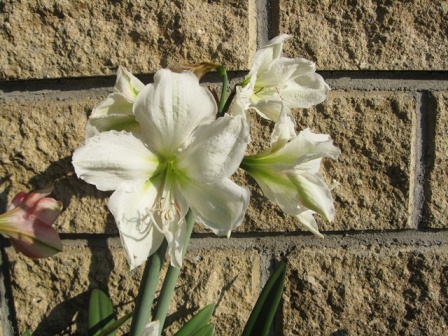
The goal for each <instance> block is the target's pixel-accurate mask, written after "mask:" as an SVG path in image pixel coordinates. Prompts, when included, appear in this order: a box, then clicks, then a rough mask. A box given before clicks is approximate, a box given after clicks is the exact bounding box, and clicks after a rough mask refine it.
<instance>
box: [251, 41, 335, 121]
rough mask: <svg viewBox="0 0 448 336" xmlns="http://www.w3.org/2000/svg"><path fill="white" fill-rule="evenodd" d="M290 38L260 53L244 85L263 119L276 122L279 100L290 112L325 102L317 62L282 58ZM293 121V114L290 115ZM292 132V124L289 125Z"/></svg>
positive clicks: (323, 82)
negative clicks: (285, 45)
mask: <svg viewBox="0 0 448 336" xmlns="http://www.w3.org/2000/svg"><path fill="white" fill-rule="evenodd" d="M288 38H290V36H289V35H286V34H282V35H279V36H277V37H275V38H273V39H272V40H270V41H269V42H268V44H267V45H266V46H265V47H263V48H262V49H260V50H258V51H257V52H256V54H255V56H254V59H253V61H252V67H251V69H250V72H249V74H248V75H247V76H246V78H245V80H244V81H243V86H244V89H245V90H246V91H250V92H251V95H250V105H251V106H252V107H253V108H255V109H256V110H257V112H258V113H259V114H260V115H261V116H262V117H264V118H267V119H270V120H273V121H275V122H276V121H277V120H278V117H279V114H278V113H279V111H278V110H277V109H275V108H274V106H273V105H276V100H278V99H280V100H282V101H284V102H285V103H286V105H287V107H288V108H309V107H311V106H314V105H317V104H319V103H321V102H323V101H324V100H325V99H326V97H327V93H328V90H329V86H328V84H327V83H325V81H324V79H323V78H322V76H320V75H318V74H317V73H316V72H315V71H316V66H315V64H314V62H311V61H308V60H306V59H304V58H287V57H283V56H282V47H283V42H284V41H285V40H286V39H288ZM287 115H288V116H289V119H291V120H292V116H291V114H290V113H287ZM288 127H289V128H291V122H289V126H288Z"/></svg>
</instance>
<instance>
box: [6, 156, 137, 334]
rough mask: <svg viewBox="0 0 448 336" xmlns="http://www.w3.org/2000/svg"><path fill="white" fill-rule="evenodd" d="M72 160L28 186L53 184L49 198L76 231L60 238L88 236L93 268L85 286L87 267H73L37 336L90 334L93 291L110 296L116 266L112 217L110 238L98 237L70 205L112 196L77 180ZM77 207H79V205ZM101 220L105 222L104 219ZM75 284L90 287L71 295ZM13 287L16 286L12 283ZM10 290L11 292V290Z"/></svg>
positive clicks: (108, 230) (108, 229)
mask: <svg viewBox="0 0 448 336" xmlns="http://www.w3.org/2000/svg"><path fill="white" fill-rule="evenodd" d="M71 161H72V158H71V156H67V157H64V158H61V159H60V160H58V161H55V162H52V163H51V164H50V165H49V166H48V168H47V169H46V170H45V171H43V172H41V173H38V174H36V175H35V176H33V177H32V178H30V179H29V181H28V185H30V186H32V187H31V189H40V188H42V187H45V186H47V185H49V184H51V183H53V184H54V190H53V192H52V194H51V195H50V197H53V198H55V199H57V200H59V201H61V202H62V203H63V207H64V211H67V212H68V213H69V216H70V218H69V221H70V224H69V226H68V228H69V230H70V229H72V228H74V229H73V231H74V232H75V233H71V232H70V233H62V234H61V236H62V237H61V238H62V239H63V240H64V239H77V238H80V236H81V237H82V238H84V239H85V237H86V235H87V234H88V235H89V236H88V238H89V239H87V247H88V248H89V250H90V251H91V258H90V265H89V266H87V265H86V266H87V267H88V284H84V282H85V278H83V277H82V276H81V275H80V273H81V272H80V271H79V268H80V267H81V266H82V267H84V268H86V267H85V266H83V265H76V264H74V265H73V266H72V267H73V269H72V270H71V271H70V272H72V274H71V275H70V276H72V278H70V276H69V277H68V281H69V283H67V284H65V285H64V286H61V287H60V289H59V290H60V291H61V293H55V295H54V296H55V297H58V298H60V300H63V301H62V302H58V303H55V304H56V306H54V308H53V309H52V310H51V311H49V312H47V314H45V315H44V316H43V317H42V320H41V321H40V323H39V325H38V327H37V328H36V330H32V334H33V335H35V336H39V335H50V334H51V335H69V334H72V333H73V331H74V330H76V333H81V334H87V329H88V304H89V298H90V293H91V291H92V290H93V289H96V288H98V289H101V290H102V291H104V292H105V293H106V294H109V281H110V277H111V273H112V271H113V269H114V267H115V263H114V259H113V256H112V253H111V251H110V248H109V247H108V245H107V240H106V239H107V237H108V236H109V235H110V234H115V233H116V232H117V229H116V226H115V222H114V219H113V216H112V215H111V214H110V213H109V212H108V215H107V219H106V223H105V226H104V231H105V233H106V234H107V236H104V235H99V234H98V235H96V236H95V235H94V234H91V233H89V232H85V231H86V230H83V229H82V228H84V226H83V224H82V223H80V221H82V220H83V219H81V218H79V217H76V214H71V213H70V212H71V211H72V209H71V208H70V206H71V205H73V203H76V200H82V199H83V198H86V199H91V200H93V201H99V202H102V203H104V201H105V199H106V198H108V197H109V194H108V193H105V192H100V191H98V190H97V189H96V188H95V187H94V186H92V185H89V184H87V183H85V182H84V181H82V180H80V179H78V178H77V177H76V174H75V172H74V169H73V166H72V164H71ZM8 180H9V181H11V180H12V178H11V177H6V178H4V179H3V180H2V181H1V183H4V182H6V181H8ZM9 191H10V189H9V187H8V188H7V189H6V190H4V191H2V193H1V194H0V206H1V209H2V210H3V209H6V208H7V204H6V197H7V195H8V192H9ZM77 206H79V204H78V205H77ZM75 208H76V207H75ZM84 212H85V213H87V215H89V213H88V210H84ZM101 220H102V221H103V220H104V219H101ZM77 225H78V227H77ZM79 227H80V228H81V230H80V229H79ZM65 231H67V229H65ZM80 231H81V232H80ZM82 231H84V232H82ZM78 266H79V268H78ZM49 276H50V275H49ZM12 278H13V277H12ZM70 281H72V283H70ZM76 282H77V284H76V286H77V287H78V288H81V289H82V288H85V287H87V290H86V291H85V292H82V293H81V294H77V295H76V293H71V290H70V288H73V286H75V284H74V283H76ZM10 285H11V286H14V284H13V283H12V284H10ZM7 290H11V288H9V289H7ZM53 290H55V289H53ZM62 291H64V292H62ZM73 294H75V296H73V297H67V296H68V295H73ZM130 299H131V298H130ZM11 308H12V307H11Z"/></svg>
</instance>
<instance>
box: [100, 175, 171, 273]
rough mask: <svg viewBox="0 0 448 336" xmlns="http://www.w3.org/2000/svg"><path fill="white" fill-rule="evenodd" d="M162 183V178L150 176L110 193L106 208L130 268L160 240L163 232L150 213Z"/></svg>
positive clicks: (148, 254)
mask: <svg viewBox="0 0 448 336" xmlns="http://www.w3.org/2000/svg"><path fill="white" fill-rule="evenodd" d="M161 183H162V181H161V179H153V180H152V181H148V182H146V183H145V184H143V185H141V184H134V185H133V188H129V187H128V188H126V189H125V188H120V189H118V190H116V191H115V192H114V193H113V194H112V196H111V197H110V200H109V209H110V211H111V212H112V214H113V215H114V218H115V221H116V223H117V226H118V229H119V231H120V237H121V241H122V244H123V247H124V249H125V252H126V256H127V259H128V262H129V265H130V267H131V269H134V268H135V267H137V266H139V265H141V264H143V263H144V262H145V261H146V259H147V258H148V256H150V255H151V254H153V253H154V252H155V251H157V249H158V248H159V247H160V244H161V243H162V242H163V239H164V235H163V234H162V233H161V232H160V231H159V230H157V228H156V226H155V225H154V219H153V213H152V211H153V210H152V209H153V207H154V204H155V200H156V197H157V195H158V189H159V188H160V184H161ZM129 189H132V191H128V190H129Z"/></svg>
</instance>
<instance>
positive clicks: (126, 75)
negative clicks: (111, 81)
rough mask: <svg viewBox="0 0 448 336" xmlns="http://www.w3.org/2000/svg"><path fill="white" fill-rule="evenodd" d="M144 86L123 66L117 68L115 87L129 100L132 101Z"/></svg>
mask: <svg viewBox="0 0 448 336" xmlns="http://www.w3.org/2000/svg"><path fill="white" fill-rule="evenodd" d="M144 87H145V85H144V84H143V83H142V82H141V81H140V80H139V79H138V78H137V77H135V76H134V75H133V74H131V73H130V72H129V71H128V70H127V69H126V68H125V67H122V66H120V67H119V68H118V71H117V81H116V82H115V89H116V90H117V91H118V92H121V93H122V94H123V96H124V97H125V98H127V99H128V100H129V101H131V102H132V101H134V100H135V98H136V97H137V95H138V93H139V92H140V91H141V90H143V88H144Z"/></svg>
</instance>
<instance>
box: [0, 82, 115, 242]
mask: <svg viewBox="0 0 448 336" xmlns="http://www.w3.org/2000/svg"><path fill="white" fill-rule="evenodd" d="M106 95H107V93H106V92H105V91H104V92H103V91H101V94H98V92H96V91H95V90H92V91H90V92H84V93H83V92H78V95H76V94H73V92H68V93H60V92H54V93H48V94H45V93H40V94H36V95H31V94H30V95H26V94H25V95H20V96H19V97H17V98H7V99H6V100H4V101H2V105H1V106H2V107H1V110H0V139H1V141H0V162H1V164H0V175H1V176H2V177H3V181H2V182H5V183H3V184H2V186H1V187H2V189H3V191H5V193H3V197H5V198H4V199H3V202H4V203H5V204H6V203H7V202H10V201H11V200H12V198H13V197H14V195H15V194H17V193H18V192H19V191H27V192H29V191H31V190H33V189H36V188H43V187H45V186H47V185H48V184H50V183H54V192H53V193H52V195H51V196H52V197H54V198H56V199H58V200H60V201H62V202H63V205H64V212H63V213H62V215H61V216H60V217H59V219H58V221H57V222H56V227H57V229H58V231H59V232H63V233H87V232H88V233H103V232H106V233H113V232H117V230H116V227H115V224H114V223H113V220H112V218H110V217H111V216H109V217H108V210H107V209H106V201H107V199H106V197H107V196H108V195H107V193H102V192H98V191H97V190H96V188H95V187H94V186H91V185H88V184H87V183H85V182H83V181H81V180H78V178H77V177H76V175H75V174H74V170H73V167H72V164H71V161H72V160H71V156H72V154H73V151H74V150H75V149H76V148H77V147H79V146H81V145H82V143H83V142H84V128H85V124H86V121H87V115H88V114H89V113H90V111H91V109H92V107H93V106H95V105H96V104H98V102H99V101H100V100H101V98H99V97H101V96H104V97H105V96H106ZM8 97H9V96H8Z"/></svg>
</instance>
